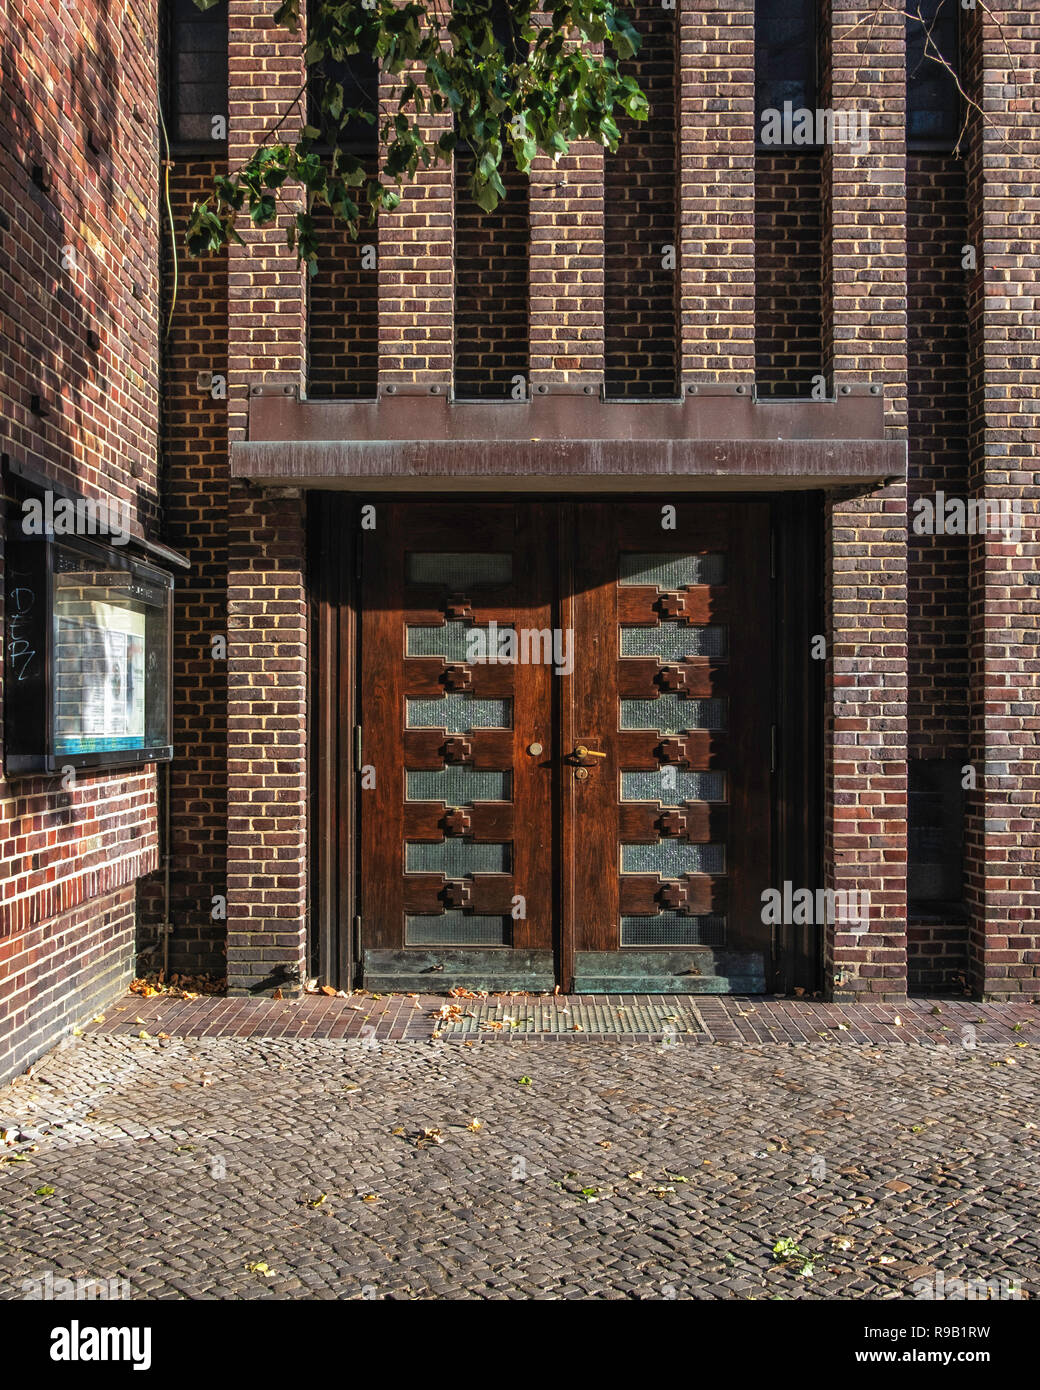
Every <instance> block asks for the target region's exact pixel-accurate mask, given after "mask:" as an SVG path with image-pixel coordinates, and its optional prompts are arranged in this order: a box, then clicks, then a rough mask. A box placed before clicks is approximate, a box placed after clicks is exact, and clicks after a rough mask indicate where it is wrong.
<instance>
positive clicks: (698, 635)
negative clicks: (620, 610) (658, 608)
mask: <svg viewBox="0 0 1040 1390" xmlns="http://www.w3.org/2000/svg"><path fill="white" fill-rule="evenodd" d="M621 655H622V656H656V657H657V659H658V661H682V659H683V658H684V657H687V656H725V655H726V628H725V627H721V626H716V627H703V626H702V627H698V626H696V625H688V624H686V623H675V622H666V623H659V624H658V625H657V627H628V626H623V627H622V628H621Z"/></svg>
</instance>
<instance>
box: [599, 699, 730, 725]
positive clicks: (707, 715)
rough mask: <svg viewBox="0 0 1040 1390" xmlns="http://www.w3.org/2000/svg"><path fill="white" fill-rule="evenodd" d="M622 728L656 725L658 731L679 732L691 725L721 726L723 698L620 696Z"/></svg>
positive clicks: (723, 719)
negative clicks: (626, 698)
mask: <svg viewBox="0 0 1040 1390" xmlns="http://www.w3.org/2000/svg"><path fill="white" fill-rule="evenodd" d="M620 704H621V727H622V728H623V729H656V731H657V732H658V733H659V734H683V733H688V732H689V731H690V730H691V729H724V728H725V727H726V701H725V700H686V699H683V697H682V696H681V695H671V694H669V695H659V696H658V697H657V699H656V700H621V701H620Z"/></svg>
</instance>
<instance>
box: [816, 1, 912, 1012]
mask: <svg viewBox="0 0 1040 1390" xmlns="http://www.w3.org/2000/svg"><path fill="white" fill-rule="evenodd" d="M826 22H827V32H828V39H827V43H826V44H825V45H824V46H825V48H826V49H827V51H828V52H829V54H830V63H829V69H828V73H827V81H826V83H825V95H824V104H825V105H829V106H832V107H834V108H836V109H839V110H844V109H848V108H850V107H858V108H864V107H865V108H866V109H868V110H869V111H870V112H871V115H872V121H871V126H870V148H869V158H866V157H861V156H859V155H857V154H856V153H855V152H854V151H853V149H852V148H851V147H850V145H848V144H844V145H829V146H827V147H826V149H825V152H824V159H823V172H824V195H825V205H826V208H827V218H826V222H825V228H824V260H823V264H824V352H825V369H826V370H827V372H828V375H829V376H830V377H831V380H832V382H833V386H834V390H835V391H836V392H839V393H840V392H842V391H844V390H846V389H848V390H854V389H856V388H857V387H861V386H867V387H868V388H869V387H870V386H873V387H876V388H879V389H880V390H881V392H882V394H883V397H884V403H885V428H886V434H887V435H888V437H889V438H893V439H905V437H906V361H907V359H906V351H907V348H906V193H905V158H906V153H905V124H904V120H903V107H904V100H905V87H906V65H905V52H904V41H903V25H904V20H903V16H902V13H901V12H900V13H896V12H892V11H876V10H875V8H874V7H873V6H872V5H870V4H869V3H868V0H831V4H830V6H829V9H828V13H827V15H826ZM868 70H869V72H870V75H871V81H870V83H869V85H867V84H865V83H864V82H863V81H862V78H861V74H862V73H863V72H864V71H868ZM882 114H883V115H884V121H882V120H881V116H882ZM906 526H907V508H906V486H905V484H904V483H894V484H892V485H890V486H887V487H883V488H878V489H877V490H876V491H874V492H872V493H870V494H866V495H862V496H855V497H842V496H841V495H840V494H839V495H837V496H836V497H835V498H834V499H833V500H832V503H831V505H830V507H829V508H828V537H827V539H828V544H827V549H826V551H825V553H826V554H828V555H829V566H828V569H829V573H828V575H827V583H826V601H827V609H828V613H829V621H830V632H829V644H828V646H829V661H828V670H827V676H828V697H827V719H826V732H825V778H826V792H825V800H826V809H825V830H824V854H825V873H826V875H827V878H828V886H831V887H834V888H836V889H842V888H844V889H846V890H855V891H864V890H865V891H867V892H868V893H869V894H870V901H871V926H870V931H869V933H866V934H863V935H857V934H855V933H853V932H848V931H844V930H842V929H841V927H840V926H839V928H838V929H837V930H836V931H834V932H831V933H828V940H827V943H826V947H825V961H826V972H827V976H828V983H829V987H830V989H831V990H832V992H833V994H834V995H835V997H838V998H862V997H865V996H874V997H880V998H890V997H891V998H898V997H899V996H900V995H901V994H905V992H906V931H907V905H906V815H907V769H906V757H907V742H906V740H907V734H906V711H907V628H906V624H907V612H906Z"/></svg>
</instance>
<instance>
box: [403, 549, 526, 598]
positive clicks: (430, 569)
mask: <svg viewBox="0 0 1040 1390" xmlns="http://www.w3.org/2000/svg"><path fill="white" fill-rule="evenodd" d="M407 574H408V582H409V584H438V585H440V586H441V588H444V589H454V590H458V591H459V592H461V593H465V592H466V590H467V589H469V588H471V587H475V586H476V585H483V586H484V587H485V588H487V587H488V586H490V585H495V584H508V583H509V581H510V580H511V579H512V577H513V557H512V555H509V554H505V555H491V554H484V555H478V554H473V555H463V554H461V553H454V552H447V551H445V552H441V553H423V552H416V553H414V554H411V555H409V556H408V559H407Z"/></svg>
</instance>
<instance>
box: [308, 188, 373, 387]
mask: <svg viewBox="0 0 1040 1390" xmlns="http://www.w3.org/2000/svg"><path fill="white" fill-rule="evenodd" d="M314 221H315V225H316V227H317V228H318V236H319V238H320V241H321V252H320V255H319V260H318V273H317V274H316V275H315V276H314V277H313V279H312V280H311V282H310V286H309V290H308V312H307V353H308V356H307V394H308V396H310V397H312V398H315V399H316V398H319V397H320V398H321V399H323V400H341V399H348V398H351V397H354V398H356V397H358V396H374V395H375V394H376V386H377V382H378V378H379V271H378V267H377V265H375V264H373V265H370V266H369V267H368V268H367V269H366V267H365V264H364V261H365V259H366V256H365V254H364V253H365V250H366V248H367V249H368V254H369V255H371V254H372V253H373V252H374V251H375V250H376V248H377V245H378V237H377V232H376V228H375V227H374V226H369V225H368V224H367V223H366V224H364V225H363V227H362V230H361V232H360V234H359V236H358V238H357V240H356V241H354V240H352V239H351V237H350V235H349V233H348V232H347V230H346V228H345V226H344V224H343V223H342V222H339V221H337V220H336V219H335V218H334V217H333V216H332V214H331V213H330V212H329V210H328V209H327V208H317V209H315V212H314Z"/></svg>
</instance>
